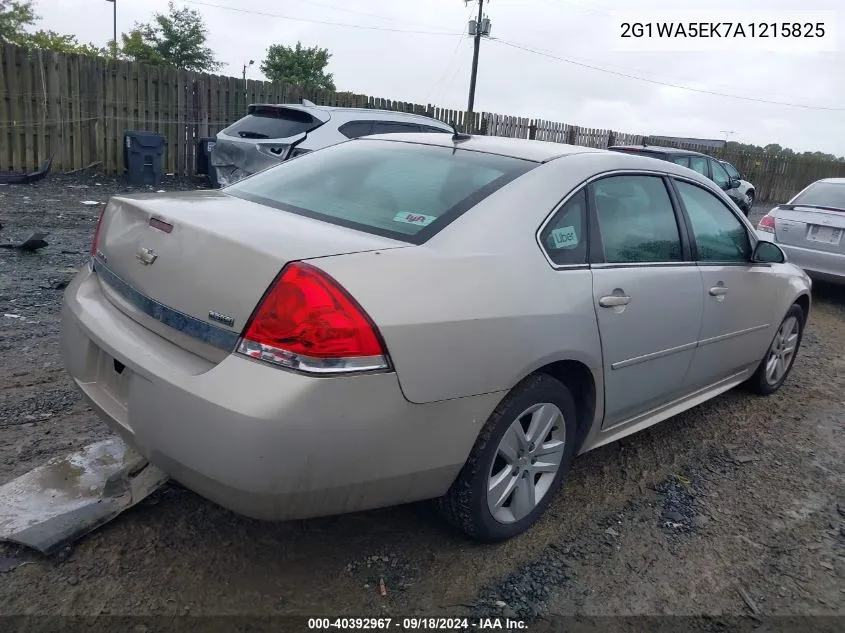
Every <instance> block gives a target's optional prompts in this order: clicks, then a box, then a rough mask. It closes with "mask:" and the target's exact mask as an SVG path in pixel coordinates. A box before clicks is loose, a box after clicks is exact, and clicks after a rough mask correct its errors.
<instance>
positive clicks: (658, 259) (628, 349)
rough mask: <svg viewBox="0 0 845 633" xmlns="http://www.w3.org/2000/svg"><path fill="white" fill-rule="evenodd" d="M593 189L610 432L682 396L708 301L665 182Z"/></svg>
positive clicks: (596, 295) (633, 180)
mask: <svg viewBox="0 0 845 633" xmlns="http://www.w3.org/2000/svg"><path fill="white" fill-rule="evenodd" d="M589 192H590V200H591V206H592V208H593V217H594V221H595V226H596V233H597V236H598V243H599V246H598V249H599V252H598V259H599V261H598V262H595V263H593V264H591V267H592V270H593V301H594V306H595V311H596V314H597V318H598V324H599V331H600V334H601V343H602V359H603V366H604V381H605V419H604V425H603V426H604V428H610V427H613V426H616V425H618V424H621V423H623V422H626V421H628V420H630V419H631V418H634V417H635V416H637V415H639V414H642V413H645V412H647V411H649V410H650V409H653V408H655V407H657V406H659V405H661V404H664V403H666V402H668V401H670V400H672V399H673V398H675V397H677V396H678V395H679V392H680V390H681V388H682V386H683V382H684V378H685V376H686V374H687V370H688V369H689V366H690V363H691V361H692V357H693V353H694V351H695V346H696V342H697V336H698V332H699V329H700V326H701V310H702V303H703V299H702V296H701V277H700V275H699V273H698V270H697V268H696V267H695V265H694V264H693V263H692V262H691V261H688V257H687V255H688V253H689V251H688V247H687V245H685V244H684V243H683V241H682V238H681V235H682V233H681V231H680V230H679V225H678V217H677V216H676V212H675V209H674V208H673V205H672V202H671V198H670V196H669V192H668V189H667V187H666V182H665V181H664V179H663V178H662V177H660V176H655V175H645V174H630V175H616V176H608V177H606V178H602V179H600V180H597V181H595V182H594V183H592V184H591V185H590V189H589ZM591 239H592V238H591Z"/></svg>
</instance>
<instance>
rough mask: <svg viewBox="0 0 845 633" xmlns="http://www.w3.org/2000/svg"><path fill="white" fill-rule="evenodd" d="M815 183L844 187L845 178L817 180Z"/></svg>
mask: <svg viewBox="0 0 845 633" xmlns="http://www.w3.org/2000/svg"><path fill="white" fill-rule="evenodd" d="M816 182H826V183H829V184H831V185H845V178H822V179H821V180H817V181H816ZM813 184H815V183H813Z"/></svg>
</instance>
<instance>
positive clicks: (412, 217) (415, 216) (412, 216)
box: [393, 211, 437, 226]
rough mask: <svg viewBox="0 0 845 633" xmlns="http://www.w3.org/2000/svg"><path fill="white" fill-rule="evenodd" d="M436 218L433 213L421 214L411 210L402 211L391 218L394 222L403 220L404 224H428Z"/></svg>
mask: <svg viewBox="0 0 845 633" xmlns="http://www.w3.org/2000/svg"><path fill="white" fill-rule="evenodd" d="M436 219H437V218H436V217H434V216H433V215H423V214H422V213H413V212H411V211H402V212H401V213H397V214H396V216H395V217H394V218H393V221H394V222H404V223H405V224H416V225H417V226H428V225H429V224H431V223H432V222H434V221H435V220H436Z"/></svg>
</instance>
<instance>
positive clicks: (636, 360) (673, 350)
mask: <svg viewBox="0 0 845 633" xmlns="http://www.w3.org/2000/svg"><path fill="white" fill-rule="evenodd" d="M767 327H769V324H768V323H766V324H764V325H755V326H754V327H750V328H746V329H744V330H739V331H737V332H728V333H727V334H720V335H719V336H712V337H710V338H706V339H703V340H701V341H696V342H693V343H684V344H683V345H678V346H677V347H670V348H668V349H662V350H659V351H657V352H651V353H649V354H643V355H642V356H634V357H633V358H627V359H625V360H620V361H617V362H615V363H613V364H611V365H610V368H611V369H624V368H625V367H630V366H631V365H638V364H640V363H644V362H646V361H650V360H655V359H658V358H663V357H664V356H670V355H672V354H678V353H680V352H685V351H687V350H689V349H693V348H695V349H698V348H699V347H704V346H705V345H710V344H711V343H720V342H721V341H726V340H728V339H731V338H734V337H735V336H742V335H744V334H751V333H752V332H759V331H760V330H765V329H766V328H767Z"/></svg>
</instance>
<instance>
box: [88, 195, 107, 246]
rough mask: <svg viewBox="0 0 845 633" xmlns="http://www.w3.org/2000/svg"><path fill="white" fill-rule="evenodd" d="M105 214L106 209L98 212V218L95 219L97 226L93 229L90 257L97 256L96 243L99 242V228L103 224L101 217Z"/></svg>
mask: <svg viewBox="0 0 845 633" xmlns="http://www.w3.org/2000/svg"><path fill="white" fill-rule="evenodd" d="M105 213H106V207H105V206H104V207H103V209H102V210H101V211H100V217H99V218H97V226H96V228H95V229H94V239H93V240H91V255H96V254H97V243H98V242H99V241H100V226H102V224H103V216H104V215H105Z"/></svg>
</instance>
